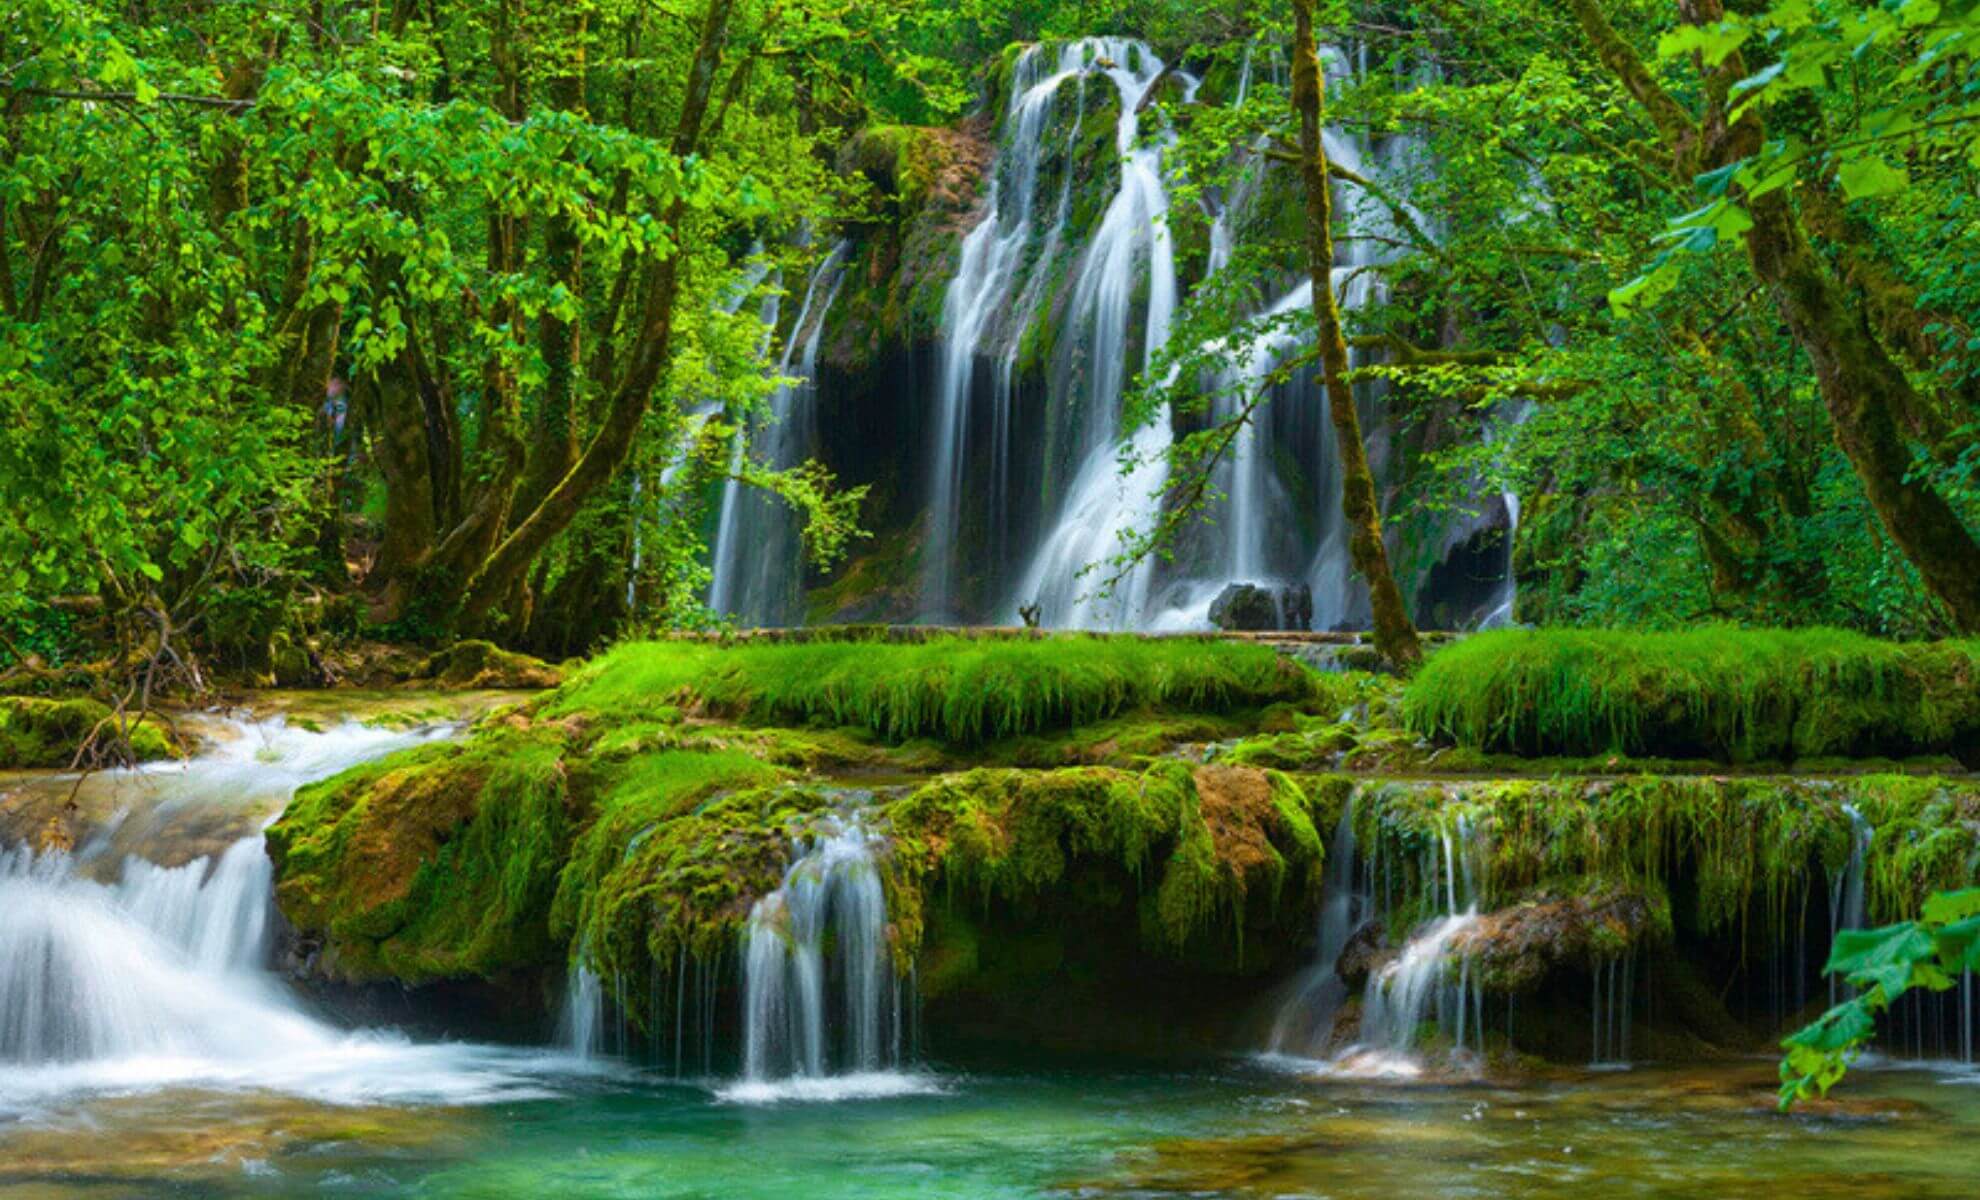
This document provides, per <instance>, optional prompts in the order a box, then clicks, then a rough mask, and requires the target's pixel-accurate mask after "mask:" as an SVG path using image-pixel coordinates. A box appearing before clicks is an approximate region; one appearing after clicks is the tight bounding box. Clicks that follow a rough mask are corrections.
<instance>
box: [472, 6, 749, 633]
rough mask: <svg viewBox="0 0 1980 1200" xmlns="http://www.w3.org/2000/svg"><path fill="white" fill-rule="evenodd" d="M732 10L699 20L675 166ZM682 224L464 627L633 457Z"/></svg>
mask: <svg viewBox="0 0 1980 1200" xmlns="http://www.w3.org/2000/svg"><path fill="white" fill-rule="evenodd" d="M734 5H735V0H710V2H709V5H708V12H707V15H706V16H705V17H704V18H703V20H702V26H701V37H700V42H699V44H698V45H697V46H696V48H695V55H694V65H693V67H692V69H691V70H690V72H689V75H688V81H687V89H686V93H685V95H684V96H683V97H682V100H681V115H680V121H679V123H678V125H677V126H676V128H675V131H674V140H673V145H672V151H673V154H674V156H675V157H676V158H678V159H681V160H686V159H687V158H688V156H689V155H691V154H693V153H694V152H695V150H696V149H697V147H699V145H700V143H701V132H702V125H703V123H704V121H705V120H706V118H707V116H708V105H709V100H710V99H711V97H712V96H713V94H714V90H715V74H716V70H717V68H719V67H720V65H721V61H722V48H723V45H724V42H725V40H726V38H727V34H728V25H729V14H730V12H731V10H732V9H733V8H734ZM686 216H687V201H686V199H685V198H680V199H676V200H675V201H674V202H673V203H672V204H670V205H669V206H668V209H667V214H666V226H667V228H668V229H669V230H670V231H672V232H673V233H674V234H675V236H674V237H673V239H672V241H673V243H674V246H675V249H674V250H673V251H671V252H670V253H669V254H668V255H667V256H666V257H665V258H663V259H661V260H660V262H659V263H658V264H657V265H656V266H655V267H653V268H652V270H651V271H649V272H648V278H647V279H646V281H645V283H644V286H643V287H642V288H641V289H640V291H641V295H642V296H643V297H644V302H643V304H642V306H641V313H640V322H639V332H638V335H637V339H636V342H635V346H634V349H633V355H632V363H631V366H630V368H629V369H628V371H627V372H626V378H625V380H624V382H622V383H621V384H620V385H619V389H618V391H617V392H616V393H614V394H613V396H612V402H611V404H610V406H609V407H608V408H607V410H606V413H605V419H604V421H603V422H601V423H600V425H599V427H598V430H597V431H596V432H595V433H593V434H592V437H591V441H590V442H589V443H588V444H587V445H586V446H585V450H584V453H583V454H582V455H581V456H579V458H578V461H577V463H576V464H575V465H574V466H572V468H571V470H570V472H569V473H568V474H566V475H565V476H564V477H563V478H562V479H561V480H559V481H558V482H557V486H555V487H554V488H552V489H550V494H549V495H547V496H545V497H544V498H543V500H542V502H541V503H539V504H538V505H537V506H536V508H535V509H534V510H533V511H531V512H530V514H529V515H528V516H527V517H525V518H523V519H522V520H521V521H520V522H518V523H517V524H516V526H515V528H514V530H513V531H512V532H511V533H510V534H509V536H508V537H506V538H504V539H503V540H502V542H501V544H500V545H498V546H497V547H496V548H495V550H494V552H493V553H492V554H490V555H489V556H488V559H487V561H486V562H484V563H483V564H482V565H481V567H480V569H479V570H478V571H476V572H475V574H474V575H473V576H472V577H471V578H470V579H469V581H468V585H467V588H466V590H465V593H464V594H463V597H462V602H461V613H460V617H461V621H462V623H463V624H464V625H465V626H466V627H468V628H479V627H485V626H486V625H487V624H489V616H490V613H491V611H492V610H493V609H494V607H495V605H496V604H497V603H498V602H499V601H500V600H502V599H503V598H504V597H506V596H508V595H510V594H512V592H513V591H514V589H515V587H516V585H517V584H518V583H519V582H520V581H521V579H522V578H523V575H524V573H525V572H527V571H528V570H529V567H530V564H531V563H533V562H535V561H536V556H537V555H538V554H540V553H542V551H543V548H544V547H545V546H546V545H548V544H549V542H550V539H552V538H554V537H556V536H557V535H558V534H559V533H562V532H563V531H564V529H565V528H566V527H568V526H569V525H570V523H571V521H572V519H573V518H575V517H576V516H577V514H578V510H579V509H580V508H581V507H582V506H583V504H584V501H585V499H586V498H587V497H589V496H590V495H591V494H592V493H593V492H594V491H596V490H597V489H598V488H599V487H600V486H602V485H603V484H604V483H605V482H606V481H607V480H609V479H611V478H612V476H613V475H614V474H615V473H616V472H617V471H618V469H619V466H620V464H622V463H624V462H625V460H626V457H627V456H628V455H629V454H630V453H631V452H632V444H633V438H634V437H635V436H636V435H637V434H638V432H639V426H640V422H641V421H642V420H644V419H645V417H646V409H647V405H648V404H649V403H650V402H651V400H652V397H653V392H654V390H655V388H657V387H658V386H659V383H660V381H661V378H662V376H663V375H664V374H665V372H666V369H667V365H668V363H669V361H670V360H671V358H672V356H673V340H674V302H675V300H676V298H677V297H678V296H679V294H680V288H681V266H682V257H683V254H682V251H681V250H680V249H679V247H680V246H681V245H682V239H681V238H680V237H679V236H678V234H679V230H680V227H681V225H682V223H683V222H684V221H685V219H686Z"/></svg>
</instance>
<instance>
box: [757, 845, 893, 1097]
mask: <svg viewBox="0 0 1980 1200" xmlns="http://www.w3.org/2000/svg"><path fill="white" fill-rule="evenodd" d="M884 850H885V840H884V839H883V838H882V837H881V836H880V835H879V834H877V833H875V832H874V831H872V830H871V829H869V828H868V826H867V824H866V819H865V817H864V816H863V814H862V813H861V812H860V811H859V810H857V809H853V810H851V811H848V812H845V813H841V814H835V815H830V816H826V817H824V818H822V819H821V820H820V822H819V823H818V825H817V826H816V828H815V829H814V830H812V831H811V832H810V833H809V834H808V835H807V837H806V839H805V841H804V843H803V844H802V847H801V850H800V852H799V853H798V854H797V856H796V857H795V858H794V859H793V861H792V862H791V865H790V869H789V870H788V871H786V872H785V874H784V879H783V882H782V884H781V885H779V886H778V888H777V890H775V891H773V892H771V893H770V894H769V895H766V896H764V897H762V898H761V899H759V900H758V901H757V902H756V903H755V905H754V906H753V907H752V908H751V909H750V914H749V922H748V925H747V926H746V928H745V931H744V934H743V1078H742V1082H741V1083H740V1084H738V1085H736V1086H734V1087H731V1088H728V1089H725V1090H724V1092H723V1095H724V1096H725V1097H726V1098H728V1099H731V1100H738V1101H762V1100H777V1099H785V1098H835V1097H840V1096H852V1095H873V1094H894V1093H898V1092H902V1091H912V1090H919V1089H921V1088H923V1087H925V1086H926V1083H925V1081H923V1080H919V1079H916V1078H915V1077H912V1076H907V1075H902V1074H899V1073H897V1071H898V1068H900V1067H901V1066H902V1065H903V1059H904V1057H905V1048H904V1036H905V1027H904V1025H903V1021H902V1008H903V1005H902V995H901V992H902V987H901V984H900V981H899V980H898V979H897V978H896V976H895V973H894V970H893V962H892V956H891V952H890V949H891V947H890V939H889V934H888V927H887V897H886V891H885V888H884V887H883V886H882V884H881V880H880V870H879V864H878V858H879V856H880V855H881V854H882V853H883V852H884Z"/></svg>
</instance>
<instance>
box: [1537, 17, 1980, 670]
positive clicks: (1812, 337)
mask: <svg viewBox="0 0 1980 1200" xmlns="http://www.w3.org/2000/svg"><path fill="white" fill-rule="evenodd" d="M1569 6H1570V7H1571V8H1572V9H1573V11H1574V14H1575V17H1576V20H1577V21H1578V23H1579V24H1580V26H1581V30H1582V34H1583V36H1584V37H1585V38H1586V39H1587V41H1588V43H1589V45H1590V47H1591V48H1592V49H1593V50H1594V51H1595V55H1596V57H1597V58H1598V59H1600V60H1601V62H1602V64H1603V65H1604V66H1605V67H1607V68H1608V70H1609V71H1610V73H1612V74H1613V75H1615V77H1616V78H1617V79H1618V80H1619V81H1620V82H1621V83H1622V85H1623V87H1624V89H1625V90H1627V91H1628V92H1629V93H1630V94H1631V95H1632V96H1634V97H1635V98H1636V100H1637V102H1638V103H1639V104H1641V105H1642V106H1643V109H1644V111H1645V113H1646V114H1648V115H1649V117H1650V119H1651V121H1652V123H1653V124H1655V125H1656V126H1657V127H1658V129H1659V130H1660V131H1662V132H1663V133H1664V136H1665V138H1666V140H1667V142H1668V143H1669V146H1668V148H1669V149H1670V150H1671V152H1672V156H1673V159H1674V160H1675V161H1676V162H1677V163H1678V164H1679V167H1680V170H1682V171H1683V172H1685V173H1687V174H1690V173H1695V172H1696V171H1699V170H1707V169H1711V168H1714V167H1718V166H1721V165H1723V164H1725V163H1728V162H1732V161H1735V160H1737V159H1738V158H1741V157H1743V156H1745V155H1749V154H1752V153H1754V152H1755V151H1757V150H1758V149H1759V148H1760V146H1761V145H1762V143H1763V141H1764V139H1765V131H1764V129H1763V127H1762V125H1761V118H1760V116H1759V113H1758V110H1757V108H1753V109H1749V110H1748V111H1747V112H1745V113H1744V114H1743V115H1742V116H1741V117H1740V118H1739V120H1737V121H1733V122H1731V123H1730V124H1728V123H1727V122H1726V121H1725V120H1724V112H1723V108H1724V96H1723V89H1721V88H1718V87H1716V86H1712V85H1713V84H1714V82H1715V81H1717V80H1721V79H1728V78H1730V79H1737V78H1740V77H1742V76H1744V75H1745V73H1746V66H1745V63H1744V61H1743V57H1742V56H1741V55H1740V54H1739V53H1737V52H1735V53H1733V54H1731V55H1728V56H1727V58H1726V60H1725V62H1723V63H1721V64H1720V66H1719V67H1718V68H1717V69H1716V70H1715V71H1713V72H1712V73H1711V75H1710V76H1709V77H1708V79H1707V81H1706V82H1707V84H1708V86H1707V89H1706V91H1707V96H1708V99H1709V100H1710V101H1711V102H1712V103H1711V105H1710V108H1709V110H1708V112H1707V114H1706V120H1705V121H1704V122H1703V123H1702V125H1700V124H1697V123H1693V122H1692V121H1691V119H1690V117H1689V116H1688V115H1686V114H1685V112H1684V109H1683V108H1682V107H1681V106H1679V105H1678V104H1677V102H1676V101H1675V100H1673V99H1672V98H1671V96H1670V95H1669V94H1668V93H1666V92H1665V91H1664V90H1663V89H1662V87H1661V86H1659V85H1658V84H1657V82H1656V80H1655V79H1654V78H1653V77H1652V76H1651V75H1650V73H1649V71H1648V70H1647V69H1646V68H1645V67H1644V66H1643V64H1642V62H1641V60H1640V59H1638V58H1637V56H1636V52H1635V51H1634V50H1633V49H1632V48H1631V47H1630V46H1629V44H1628V43H1627V42H1625V41H1624V40H1623V39H1622V37H1621V36H1620V35H1618V34H1617V33H1616V31H1615V29H1614V28H1613V27H1611V26H1610V25H1609V23H1608V20H1607V19H1606V18H1605V17H1604V16H1603V14H1602V12H1601V9H1600V8H1599V7H1598V5H1597V4H1596V0H1569ZM1679 11H1680V13H1681V15H1682V17H1683V19H1684V20H1686V21H1688V22H1692V23H1695V24H1708V23H1711V22H1713V21H1717V20H1719V19H1720V18H1721V17H1722V16H1723V15H1724V8H1723V6H1722V4H1721V3H1720V0H1681V3H1680V4H1679ZM1701 130H1702V131H1703V132H1702V136H1701V133H1700V131H1701ZM1746 209H1747V213H1748V215H1749V216H1751V217H1752V219H1753V228H1751V229H1749V230H1747V231H1746V234H1745V238H1746V250H1747V258H1748V261H1749V262H1750V263H1751V265H1752V268H1753V273H1754V275H1755V277H1757V278H1758V279H1759V280H1760V281H1761V282H1762V283H1763V284H1765V285H1766V286H1767V288H1768V291H1769V292H1770V293H1771V294H1772V296H1773V300H1774V306H1775V308H1776V309H1777V310H1778V311H1779V312H1780V314H1781V318H1782V320H1783V321H1784V322H1785V323H1786V324H1787V327H1788V331H1789V333H1790V334H1792V336H1793V337H1794V340H1795V342H1796V343H1797V344H1798V345H1799V346H1800V347H1801V350H1802V353H1803V354H1805V355H1806V356H1807V357H1808V361H1809V365H1810V366H1811V367H1812V368H1813V369H1814V372H1815V382H1816V386H1817V388H1818V389H1819V390H1820V392H1821V394H1822V401H1823V404H1824V406H1825V407H1826V408H1827V409H1828V412H1829V421H1830V424H1831V425H1832V426H1833V427H1834V430H1835V435H1836V442H1837V443H1838V445H1840V446H1841V448H1842V451H1843V453H1844V454H1845V455H1846V456H1848V458H1849V461H1850V465H1851V466H1852V467H1854V468H1855V470H1856V475H1857V478H1858V479H1859V480H1861V481H1862V483H1863V491H1864V494H1865V496H1867V497H1868V499H1869V501H1870V505H1871V507H1872V508H1873V509H1875V510H1876V513H1877V516H1878V519H1879V520H1881V521H1882V522H1883V526H1884V531H1885V533H1886V534H1887V535H1888V536H1889V537H1890V539H1891V541H1892V542H1893V543H1894V544H1896V546H1897V547H1898V549H1899V551H1901V552H1902V553H1903V554H1904V556H1905V557H1906V558H1907V559H1909V560H1910V562H1911V564H1912V565H1913V566H1914V567H1916V568H1917V570H1918V574H1919V577H1920V578H1921V579H1923V581H1924V583H1925V587H1926V589H1927V590H1929V591H1930V592H1931V593H1932V595H1933V596H1934V597H1936V598H1937V599H1938V600H1939V601H1940V603H1942V604H1943V605H1944V606H1945V608H1946V611H1947V614H1948V615H1949V616H1950V618H1951V620H1952V623H1953V625H1954V626H1955V627H1956V628H1958V629H1959V630H1960V631H1962V632H1964V633H1980V542H1976V541H1975V539H1974V536H1973V533H1972V531H1971V530H1969V529H1967V528H1966V526H1965V524H1964V523H1963V522H1962V521H1961V520H1960V518H1959V514H1958V513H1956V512H1954V511H1953V508H1952V506H1951V505H1950V504H1948V503H1947V502H1946V500H1945V497H1943V496H1941V495H1939V493H1938V492H1937V491H1936V490H1934V489H1933V488H1932V486H1931V485H1930V484H1929V483H1927V482H1925V481H1923V480H1920V479H1916V478H1913V477H1912V466H1913V461H1912V455H1911V452H1910V450H1909V448H1908V447H1907V446H1906V444H1905V440H1904V437H1903V435H1902V433H1901V432H1900V428H1899V424H1898V422H1899V418H1900V417H1901V416H1906V415H1909V414H1916V413H1920V412H1922V411H1924V409H1925V405H1924V403H1923V402H1922V400H1921V399H1920V398H1919V397H1918V396H1917V395H1916V393H1915V391H1914V390H1913V388H1912V386H1911V382H1910V380H1909V379H1908V378H1907V377H1906V375H1905V372H1904V369H1903V368H1902V367H1901V366H1900V365H1899V364H1898V363H1897V362H1895V361H1893V359H1892V358H1891V356H1890V354H1889V352H1888V351H1886V350H1885V348H1884V345H1883V343H1882V342H1880V341H1879V340H1878V338H1877V337H1876V335H1875V334H1874V333H1873V332H1872V330H1871V315H1872V314H1871V313H1870V311H1869V310H1868V308H1867V307H1866V302H1865V299H1864V297H1863V296H1862V295H1861V294H1860V293H1858V292H1856V291H1855V290H1853V289H1851V288H1849V287H1847V286H1845V285H1844V284H1843V283H1842V282H1841V281H1839V280H1838V279H1837V278H1836V275H1835V273H1834V272H1833V271H1832V270H1831V269H1830V268H1829V265H1828V263H1826V262H1825V261H1823V259H1822V258H1821V256H1820V255H1818V254H1817V253H1816V252H1815V249H1814V247H1813V246H1812V245H1811V244H1810V243H1809V240H1808V235H1807V232H1806V230H1805V229H1804V227H1803V225H1802V221H1801V218H1800V216H1799V215H1798V214H1797V213H1796V212H1795V209H1794V207H1793V204H1792V202H1791V200H1790V193H1789V191H1788V190H1787V189H1778V190H1775V191H1772V192H1769V193H1767V194H1766V195H1764V196H1760V197H1757V198H1750V199H1749V200H1748V201H1747V204H1746Z"/></svg>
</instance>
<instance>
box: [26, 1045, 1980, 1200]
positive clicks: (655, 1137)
mask: <svg viewBox="0 0 1980 1200" xmlns="http://www.w3.org/2000/svg"><path fill="white" fill-rule="evenodd" d="M539 1082H540V1083H541V1084H542V1092H541V1093H540V1094H539V1095H538V1096H537V1097H534V1098H528V1099H515V1100H507V1101H496V1102H492V1103H487V1104H482V1105H478V1106H471V1107H362V1106H339V1105H328V1104H322V1103H316V1102H304V1101H298V1100H293V1099H284V1098H280V1097H273V1096H267V1095H261V1094H256V1093H252V1092H244V1093H212V1092H207V1093H201V1092H156V1093H150V1094H143V1095H131V1096H124V1097H115V1096H97V1097H94V1098H91V1099H87V1100H77V1099H70V1100H67V1101H64V1102H62V1103H60V1104H57V1105H54V1106H52V1107H48V1108H45V1109H42V1110H40V1111H38V1112H36V1113H33V1114H31V1115H20V1114H17V1115H16V1116H15V1118H13V1119H12V1121H11V1123H7V1124H0V1197H5V1198H7V1200H15V1198H17V1197H35V1198H37V1200H41V1198H47V1200H75V1198H80V1197H137V1196H145V1197H151V1196H174V1195H185V1196H221V1197H226V1196H242V1197H260V1196H301V1195H343V1196H411V1197H447V1198H463V1200H466V1198H495V1197H503V1198H507V1197H574V1198H579V1200H584V1198H593V1197H596V1198H604V1197H640V1198H642V1200H654V1198H659V1200H690V1198H692V1200H701V1198H708V1200H716V1198H723V1200H726V1198H729V1197H766V1198H771V1200H775V1198H781V1197H803V1198H805V1200H839V1198H846V1200H852V1198H869V1197H909V1196H913V1197H931V1198H937V1200H941V1198H950V1197H953V1198H958V1200H961V1198H968V1200H979V1198H987V1197H1019V1196H1052V1195H1063V1196H1109V1195H1121V1196H1236V1197H1252V1196H1257V1197H1268V1196H1269V1197H1294V1196H1311V1197H1330V1198H1334V1200H1363V1198H1367V1200H1374V1198H1377V1197H1381V1198H1384V1200H1387V1198H1390V1197H1436V1198H1442V1197H1496V1196H1508V1197H1531V1198H1535V1200H1551V1198H1554V1197H1562V1198H1565V1197H1570V1196H1572V1197H1576V1198H1577V1200H1585V1198H1587V1197H1590V1196H1600V1197H1611V1196H1620V1197H1637V1196H1656V1197H1664V1196H1670V1197H1679V1196H1683V1197H1776V1196H1793V1197H1818V1198H1819V1197H1830V1196H1850V1197H1878V1198H1885V1197H1931V1198H1937V1197H1946V1198H1955V1197H1957V1198H1967V1197H1974V1196H1976V1195H1980V1079H1976V1077H1974V1076H1973V1075H1970V1074H1968V1075H1959V1074H1952V1073H1934V1072H1927V1071H1917V1070H1907V1071H1875V1072H1864V1073H1861V1074H1859V1075H1855V1076H1852V1077H1851V1079H1850V1081H1849V1083H1848V1084H1846V1085H1845V1093H1844V1098H1842V1099H1841V1100H1840V1101H1839V1102H1838V1103H1835V1104H1833V1105H1831V1106H1829V1107H1826V1108H1824V1109H1823V1110H1821V1111H1818V1112H1813V1113H1807V1114H1802V1115H1796V1116H1794V1117H1785V1118H1784V1117H1781V1116H1778V1115H1775V1114H1774V1113H1773V1112H1771V1111H1770V1109H1769V1107H1768V1104H1769V1099H1770V1095H1771V1089H1770V1082H1771V1071H1770V1069H1769V1068H1768V1066H1767V1065H1766V1064H1761V1063H1756V1064H1742V1065H1739V1066H1734V1067H1720V1068H1711V1069H1704V1070H1695V1069H1694V1070H1683V1071H1663V1070H1651V1069H1642V1070H1637V1071H1631V1072H1616V1073H1605V1074H1567V1075H1562V1076H1559V1077H1557V1078H1552V1079H1549V1080H1546V1081H1534V1082H1529V1083H1526V1084H1522V1085H1520V1086H1517V1087H1513V1086H1493V1085H1469V1086H1427V1085H1416V1086H1411V1085H1398V1084H1392V1083H1357V1082H1349V1081H1331V1082H1329V1081H1318V1080H1314V1079H1309V1078H1299V1077H1294V1076H1289V1075H1285V1074H1280V1073H1275V1072H1272V1071H1269V1070H1266V1069H1263V1068H1260V1067H1256V1066H1254V1065H1251V1064H1232V1065H1230V1066H1228V1067H1224V1068H1219V1069H1212V1070H1203V1071H1194V1072H1183V1073H1166V1074H1164V1073H1146V1072H1140V1073H1137V1072H1125V1073H1109V1072H1096V1071H1083V1072H1061V1073H1040V1072H1027V1073H1023V1074H1012V1075H992V1074H977V1075H949V1076H947V1077H945V1078H944V1080H943V1087H944V1091H943V1092H942V1093H941V1094H937V1095H916V1096H905V1097H899V1098H895V1099H888V1100H869V1101H843V1102H838V1103H830V1104H782V1105H770V1106H744V1105H735V1104H725V1103H721V1102H718V1101H717V1100H716V1099H715V1098H714V1097H713V1096H711V1094H710V1093H709V1092H708V1091H706V1090H703V1089H699V1088H694V1087H684V1086H679V1085H674V1084H671V1083H665V1082H660V1081H650V1080H645V1079H641V1078H626V1077H621V1078H617V1079H598V1078H593V1079H578V1078H570V1077H564V1078H561V1079H559V1078H557V1077H554V1076H546V1077H543V1078H542V1079H541V1080H539Z"/></svg>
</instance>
